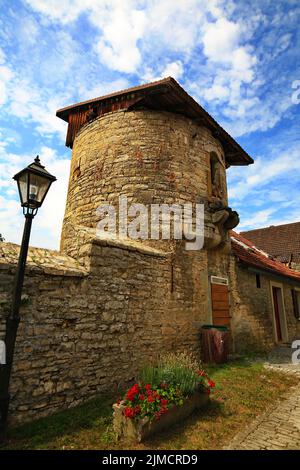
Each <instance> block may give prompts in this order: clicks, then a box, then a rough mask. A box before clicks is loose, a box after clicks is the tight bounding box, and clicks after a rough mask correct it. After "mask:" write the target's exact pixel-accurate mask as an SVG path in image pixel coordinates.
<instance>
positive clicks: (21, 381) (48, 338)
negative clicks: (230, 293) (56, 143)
mask: <svg viewBox="0 0 300 470" xmlns="http://www.w3.org/2000/svg"><path fill="white" fill-rule="evenodd" d="M211 152H214V155H217V158H218V160H219V163H218V165H219V170H218V178H217V180H218V193H219V194H220V195H221V196H220V198H221V200H222V202H223V203H224V204H225V205H226V204H227V188H226V175H225V161H224V152H223V149H222V146H221V144H220V143H219V142H218V140H216V139H215V138H214V137H213V136H212V134H211V132H210V131H209V130H208V129H206V128H204V127H202V126H199V125H197V124H196V123H195V122H193V121H192V120H190V119H188V118H186V117H184V116H181V115H178V114H172V113H167V112H156V111H149V110H143V111H142V110H140V111H131V112H124V111H119V112H115V113H110V114H106V115H104V116H102V117H100V118H97V119H96V120H95V121H93V122H91V123H88V124H86V125H85V126H83V128H82V129H81V130H80V132H79V133H78V134H77V136H76V138H75V142H74V148H73V154H72V162H71V172H70V181H69V190H68V199H67V206H66V212H65V218H64V224H63V232H62V242H61V250H62V251H61V253H58V252H52V251H50V250H39V249H31V250H30V252H29V260H28V270H27V273H26V279H25V286H24V303H23V305H22V309H21V317H22V320H21V324H20V328H19V333H18V339H17V345H16V355H15V361H14V369H13V376H12V402H11V413H10V416H11V417H13V419H14V420H15V421H19V422H20V421H25V420H29V419H32V418H35V417H39V416H42V415H46V414H49V413H51V412H53V411H55V410H58V409H62V408H67V407H69V406H73V405H75V404H77V403H79V402H81V401H83V400H86V399H88V398H91V397H93V396H95V395H96V394H98V393H102V392H106V391H109V392H110V393H112V390H114V388H117V386H118V385H119V384H120V383H124V382H125V381H129V380H131V379H132V378H133V377H134V376H135V374H136V372H137V371H138V369H139V368H140V366H141V365H142V364H144V363H149V361H151V360H152V359H154V358H157V356H158V355H160V354H162V353H164V352H165V351H174V350H176V351H178V350H190V351H194V352H195V353H196V354H198V355H199V352H200V341H199V329H200V326H201V325H202V324H204V323H211V304H210V285H209V276H210V275H219V276H222V277H226V274H227V271H228V260H229V258H228V250H229V247H230V242H229V237H228V236H227V238H226V237H225V238H226V240H223V238H222V236H224V234H223V235H222V236H221V235H220V231H219V229H218V228H217V227H216V225H214V224H213V223H212V222H211V215H210V212H209V210H207V209H208V204H209V203H210V202H216V197H213V194H212V184H211V175H210V155H211ZM120 195H126V196H127V197H128V201H129V202H139V203H144V204H151V203H160V204H161V203H167V204H172V203H181V204H182V203H185V202H192V203H203V204H204V205H205V234H206V242H207V241H209V242H213V243H212V245H213V246H214V247H217V248H216V249H215V251H214V252H212V251H209V249H208V248H207V245H205V247H204V249H202V250H200V251H186V250H185V241H184V240H180V241H176V240H171V241H169V240H152V241H151V240H139V241H134V240H123V241H122V240H119V241H117V240H112V239H109V238H107V237H104V238H103V239H99V238H96V231H95V228H96V225H97V222H98V218H97V215H96V209H97V208H98V206H99V205H100V204H101V203H102V202H110V203H114V204H115V205H117V202H118V198H119V196H120ZM222 240H223V241H224V243H223V244H220V242H221V241H222ZM218 244H220V248H218ZM0 250H1V252H2V254H1V256H0V331H2V332H3V331H4V319H5V315H6V314H7V308H8V306H9V304H10V295H11V285H12V281H13V273H14V269H15V265H16V261H17V253H18V247H17V246H16V245H12V244H9V243H1V244H0Z"/></svg>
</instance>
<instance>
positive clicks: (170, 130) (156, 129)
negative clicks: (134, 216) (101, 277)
mask: <svg viewBox="0 0 300 470" xmlns="http://www.w3.org/2000/svg"><path fill="white" fill-rule="evenodd" d="M212 155H215V156H216V158H217V159H218V166H219V168H218V176H217V178H218V198H217V199H218V200H220V201H222V202H223V204H224V206H227V190H226V175H225V160H224V153H223V150H222V146H221V144H220V143H219V142H218V140H217V139H215V138H214V137H213V136H212V135H211V132H210V131H209V130H208V129H207V128H205V127H204V126H199V124H197V123H196V122H194V121H193V120H192V119H190V118H188V117H186V116H183V115H180V114H175V113H170V112H166V111H154V110H145V109H144V110H133V111H130V112H128V111H122V110H119V111H117V112H111V113H108V114H105V115H103V116H100V117H97V118H96V119H94V120H92V121H91V122H88V123H86V124H85V125H83V127H82V128H81V129H80V130H79V131H78V133H77V135H76V138H75V140H74V146H73V154H72V163H71V173H70V181H69V190H68V197H67V206H66V212H65V218H64V224H63V231H62V244H61V248H62V250H63V251H66V252H69V251H70V248H71V247H72V243H73V242H74V230H75V232H76V227H88V228H95V229H96V226H97V222H98V221H99V216H97V212H96V211H97V208H98V207H99V206H100V205H101V204H103V203H110V204H112V205H114V206H115V207H118V202H119V197H120V196H121V195H124V196H127V198H128V203H133V202H134V203H141V204H144V205H146V206H148V207H150V204H155V203H159V204H162V203H165V204H183V203H205V204H206V206H207V204H208V203H209V202H212V201H213V200H216V197H215V196H214V195H213V181H212V176H211V162H212V157H211V156H212ZM95 234H96V232H95ZM144 242H145V243H151V242H150V241H149V240H145V241H144ZM157 243H159V242H158V241H156V244H157Z"/></svg>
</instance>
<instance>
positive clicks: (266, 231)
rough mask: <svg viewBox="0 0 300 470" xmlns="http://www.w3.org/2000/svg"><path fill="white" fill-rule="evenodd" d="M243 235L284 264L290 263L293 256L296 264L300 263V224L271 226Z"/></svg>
mask: <svg viewBox="0 0 300 470" xmlns="http://www.w3.org/2000/svg"><path fill="white" fill-rule="evenodd" d="M241 235H243V236H244V237H246V238H247V239H248V240H251V241H252V242H253V243H254V244H255V245H256V246H258V247H260V248H262V249H263V250H265V251H267V252H268V253H270V255H272V256H274V257H275V258H276V259H277V260H279V261H281V262H283V263H288V262H289V261H290V260H291V255H292V261H293V262H294V263H300V222H295V223H292V224H285V225H271V226H270V227H265V228H259V229H256V230H249V231H247V232H241Z"/></svg>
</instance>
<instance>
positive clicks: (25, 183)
mask: <svg viewBox="0 0 300 470" xmlns="http://www.w3.org/2000/svg"><path fill="white" fill-rule="evenodd" d="M13 179H15V180H16V181H17V183H18V189H19V195H20V199H21V206H22V207H23V214H24V216H25V225H24V232H23V238H22V243H21V249H20V254H19V261H18V267H17V272H16V276H15V281H14V287H13V295H12V307H11V312H10V314H9V315H8V317H7V319H6V333H5V349H6V361H5V362H6V363H5V364H1V365H0V442H3V441H4V439H5V436H6V429H7V416H8V408H9V399H10V395H9V382H10V376H11V370H12V364H13V355H14V348H15V342H16V337H17V331H18V326H19V323H20V315H19V310H20V305H21V295H22V288H23V281H24V273H25V265H26V259H27V252H28V245H29V238H30V231H31V224H32V219H33V218H34V216H35V215H36V213H37V211H38V208H39V207H41V205H42V204H43V201H44V199H45V197H46V194H47V192H48V190H49V188H50V186H51V184H52V183H53V181H56V178H55V176H52V175H50V173H48V171H47V170H45V167H44V166H43V165H41V162H40V159H39V156H37V157H36V158H35V160H34V162H33V163H31V164H30V165H29V166H28V167H26V168H24V170H22V171H20V172H19V173H17V174H16V175H15V176H14V177H13Z"/></svg>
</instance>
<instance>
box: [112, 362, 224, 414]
mask: <svg viewBox="0 0 300 470" xmlns="http://www.w3.org/2000/svg"><path fill="white" fill-rule="evenodd" d="M214 386H215V384H214V382H213V381H212V380H210V379H209V377H208V376H207V374H206V372H205V371H203V370H202V369H200V368H199V364H198V363H197V361H196V360H195V359H194V358H193V356H191V355H190V354H188V353H179V354H168V355H166V356H164V357H162V358H161V359H160V361H159V363H158V365H157V366H153V365H148V366H145V367H143V369H142V370H141V372H140V374H139V381H138V383H136V384H134V385H133V386H132V387H131V388H130V389H129V390H128V392H127V393H126V395H125V398H124V399H123V401H122V404H123V405H125V408H124V415H125V416H126V417H127V418H130V419H135V418H144V417H147V418H149V419H150V420H152V419H159V418H160V417H161V416H162V415H163V414H164V413H166V412H167V411H168V409H169V408H171V407H172V406H174V405H182V404H183V402H184V399H185V398H186V397H188V396H189V395H192V394H193V393H194V392H195V391H196V390H202V391H203V392H206V393H210V390H211V388H212V387H214ZM120 402H121V400H119V403H120Z"/></svg>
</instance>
